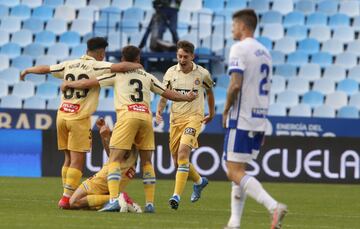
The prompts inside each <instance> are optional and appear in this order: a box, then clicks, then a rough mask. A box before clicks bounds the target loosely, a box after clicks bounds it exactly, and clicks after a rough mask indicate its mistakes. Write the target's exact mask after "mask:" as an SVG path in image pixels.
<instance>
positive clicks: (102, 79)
mask: <svg viewBox="0 0 360 229" xmlns="http://www.w3.org/2000/svg"><path fill="white" fill-rule="evenodd" d="M96 79H97V80H98V81H99V84H100V87H107V86H113V85H114V83H115V79H116V73H108V74H104V75H102V76H98V77H96Z"/></svg>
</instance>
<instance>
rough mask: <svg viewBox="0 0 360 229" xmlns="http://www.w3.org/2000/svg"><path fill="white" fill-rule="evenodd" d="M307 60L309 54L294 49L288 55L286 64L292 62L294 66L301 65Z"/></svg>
mask: <svg viewBox="0 0 360 229" xmlns="http://www.w3.org/2000/svg"><path fill="white" fill-rule="evenodd" d="M308 62H309V55H308V54H307V53H305V52H302V51H295V52H292V53H290V54H289V55H288V58H287V61H286V63H287V64H292V65H295V66H302V65H304V64H307V63H308Z"/></svg>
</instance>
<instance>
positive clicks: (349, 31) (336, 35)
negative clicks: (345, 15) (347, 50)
mask: <svg viewBox="0 0 360 229" xmlns="http://www.w3.org/2000/svg"><path fill="white" fill-rule="evenodd" d="M332 38H333V39H336V40H339V41H342V42H350V41H353V40H354V38H355V31H354V29H353V28H351V27H349V26H341V27H336V28H334V32H333V37H332Z"/></svg>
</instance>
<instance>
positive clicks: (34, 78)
mask: <svg viewBox="0 0 360 229" xmlns="http://www.w3.org/2000/svg"><path fill="white" fill-rule="evenodd" d="M26 81H30V82H32V83H33V84H34V85H35V86H38V85H39V84H42V83H45V81H46V75H38V74H28V75H26Z"/></svg>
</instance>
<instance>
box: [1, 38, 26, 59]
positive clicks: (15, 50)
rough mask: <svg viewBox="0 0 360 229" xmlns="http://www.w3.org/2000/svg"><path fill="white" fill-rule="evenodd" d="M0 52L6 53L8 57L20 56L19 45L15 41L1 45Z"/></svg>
mask: <svg viewBox="0 0 360 229" xmlns="http://www.w3.org/2000/svg"><path fill="white" fill-rule="evenodd" d="M0 54H3V55H6V56H8V57H10V58H14V57H17V56H20V54H21V47H20V45H18V44H15V43H11V42H10V43H7V44H5V45H3V46H2V47H1V50H0Z"/></svg>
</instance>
